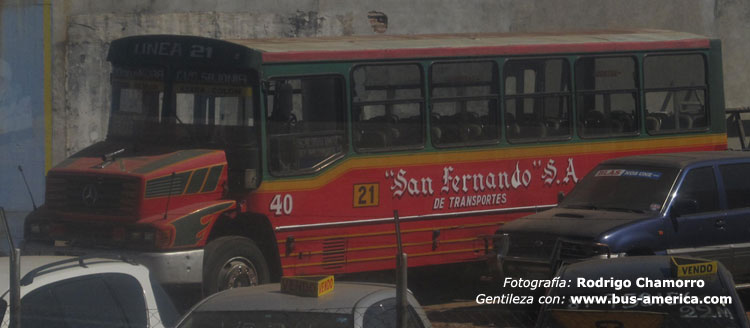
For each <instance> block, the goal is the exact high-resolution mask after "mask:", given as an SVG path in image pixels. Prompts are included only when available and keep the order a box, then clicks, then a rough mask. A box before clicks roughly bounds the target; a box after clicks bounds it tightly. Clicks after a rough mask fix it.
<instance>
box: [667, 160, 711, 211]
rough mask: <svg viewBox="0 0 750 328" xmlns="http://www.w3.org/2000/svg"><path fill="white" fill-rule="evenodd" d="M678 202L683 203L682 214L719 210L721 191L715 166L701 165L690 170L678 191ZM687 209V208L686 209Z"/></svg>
mask: <svg viewBox="0 0 750 328" xmlns="http://www.w3.org/2000/svg"><path fill="white" fill-rule="evenodd" d="M676 203H677V204H688V203H689V205H688V206H687V207H685V205H682V207H683V209H682V210H681V212H680V214H682V215H684V214H695V213H703V212H713V211H718V210H719V193H718V191H717V188H716V179H715V177H714V170H713V167H710V166H707V167H701V168H696V169H692V170H690V171H689V172H688V173H687V175H685V180H683V182H682V186H680V190H679V191H678V192H677V199H676ZM685 209H687V210H685Z"/></svg>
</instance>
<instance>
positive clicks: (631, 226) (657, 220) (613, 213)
mask: <svg viewBox="0 0 750 328" xmlns="http://www.w3.org/2000/svg"><path fill="white" fill-rule="evenodd" d="M494 249H495V252H496V255H497V256H496V257H494V259H496V260H497V261H496V263H494V264H493V266H494V267H495V268H496V269H497V270H499V271H500V272H499V273H500V275H501V276H505V277H524V278H530V279H534V278H537V279H544V278H548V277H550V276H552V274H553V273H554V272H555V270H556V269H557V268H558V267H559V266H560V265H561V264H563V263H572V262H578V261H581V260H584V259H591V258H612V257H621V256H628V255H651V254H669V255H686V256H694V257H702V258H709V259H716V260H719V261H721V262H722V263H723V264H724V266H726V268H728V269H729V271H730V272H731V273H732V274H733V275H734V277H735V279H736V280H737V281H749V280H750V279H748V278H750V154H748V153H743V152H730V151H727V152H692V153H690V152H688V153H675V154H652V155H640V156H632V157H623V158H618V159H613V160H608V161H605V162H603V163H601V164H599V165H598V166H597V167H596V168H594V169H593V170H591V172H590V173H589V174H588V175H587V176H586V177H585V178H584V179H582V180H581V181H580V182H579V183H578V185H576V187H575V188H574V189H573V190H572V191H571V192H570V194H569V195H567V197H565V198H564V199H563V200H562V201H561V202H560V203H559V204H558V206H557V207H555V208H553V209H550V210H547V211H544V212H540V213H536V214H533V215H530V216H526V217H523V218H520V219H518V220H515V221H512V222H509V223H507V224H505V225H503V226H502V227H501V229H500V230H499V231H498V234H497V235H496V236H495V239H494Z"/></svg>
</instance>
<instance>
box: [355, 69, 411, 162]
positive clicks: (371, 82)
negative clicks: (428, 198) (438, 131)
mask: <svg viewBox="0 0 750 328" xmlns="http://www.w3.org/2000/svg"><path fill="white" fill-rule="evenodd" d="M352 84H353V85H352V90H353V95H352V121H353V123H354V127H353V128H354V130H353V137H354V147H355V148H356V149H357V150H358V151H364V152H369V151H384V150H393V149H414V148H420V147H422V146H423V145H424V139H425V138H424V121H425V120H424V91H423V88H422V70H421V68H420V66H419V65H416V64H396V65H360V66H357V67H356V68H355V69H354V71H353V72H352Z"/></svg>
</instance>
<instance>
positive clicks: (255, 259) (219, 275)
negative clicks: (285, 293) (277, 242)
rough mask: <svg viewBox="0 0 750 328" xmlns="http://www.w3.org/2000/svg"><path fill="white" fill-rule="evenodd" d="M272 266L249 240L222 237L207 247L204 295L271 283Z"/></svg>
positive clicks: (204, 268)
mask: <svg viewBox="0 0 750 328" xmlns="http://www.w3.org/2000/svg"><path fill="white" fill-rule="evenodd" d="M269 278H270V273H269V271H268V263H266V259H265V257H264V256H263V253H262V252H261V251H260V249H259V248H258V246H256V245H255V243H254V242H253V241H252V240H250V239H248V238H245V237H239V236H230V237H221V238H218V239H216V240H214V241H212V242H210V243H209V244H208V245H207V246H206V250H205V258H204V265H203V294H204V295H211V294H213V293H216V292H218V291H221V290H224V289H230V288H236V287H245V286H254V285H260V284H266V283H268V282H269V280H270V279H269Z"/></svg>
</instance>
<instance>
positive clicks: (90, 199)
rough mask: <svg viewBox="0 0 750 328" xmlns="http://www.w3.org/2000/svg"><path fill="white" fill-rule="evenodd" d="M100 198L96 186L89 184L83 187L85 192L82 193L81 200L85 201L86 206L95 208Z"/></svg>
mask: <svg viewBox="0 0 750 328" xmlns="http://www.w3.org/2000/svg"><path fill="white" fill-rule="evenodd" d="M98 197H99V195H98V193H97V191H96V186H95V185H94V184H87V185H85V186H83V191H81V200H83V203H84V204H86V206H94V204H96V199H97V198H98Z"/></svg>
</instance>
